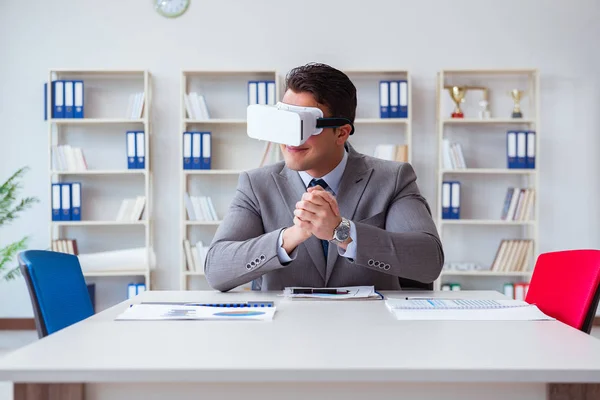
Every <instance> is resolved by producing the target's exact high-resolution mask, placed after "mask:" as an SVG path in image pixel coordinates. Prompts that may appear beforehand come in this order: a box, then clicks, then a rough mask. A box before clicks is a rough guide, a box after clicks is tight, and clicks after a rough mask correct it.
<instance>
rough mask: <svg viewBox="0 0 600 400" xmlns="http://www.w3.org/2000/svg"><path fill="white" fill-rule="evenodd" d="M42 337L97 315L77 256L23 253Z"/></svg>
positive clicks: (24, 270) (44, 252) (22, 269)
mask: <svg viewBox="0 0 600 400" xmlns="http://www.w3.org/2000/svg"><path fill="white" fill-rule="evenodd" d="M19 264H20V267H21V271H22V272H23V276H24V277H25V282H26V283H27V288H28V290H29V294H30V297H31V303H32V306H33V311H34V315H35V319H36V326H37V330H38V335H39V336H40V337H44V336H47V335H51V334H52V333H54V332H56V331H59V330H61V329H63V328H66V327H67V326H69V325H72V324H74V323H76V322H79V321H81V320H84V319H86V318H87V317H89V316H91V315H93V314H94V310H93V307H92V302H91V300H90V295H89V292H88V288H87V286H86V284H85V279H84V277H83V273H82V272H81V266H80V265H79V260H78V259H77V257H76V256H74V255H70V254H64V253H57V252H52V251H42V250H27V251H24V252H22V253H20V254H19Z"/></svg>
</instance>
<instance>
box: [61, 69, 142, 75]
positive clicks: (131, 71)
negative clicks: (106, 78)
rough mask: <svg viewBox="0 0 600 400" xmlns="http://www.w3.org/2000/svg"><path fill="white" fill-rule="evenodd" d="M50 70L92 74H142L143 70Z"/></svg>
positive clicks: (64, 72)
mask: <svg viewBox="0 0 600 400" xmlns="http://www.w3.org/2000/svg"><path fill="white" fill-rule="evenodd" d="M50 72H57V73H60V74H94V75H125V74H144V73H146V71H145V70H142V69H139V70H138V69H123V70H117V69H114V70H113V69H77V70H73V69H64V68H62V69H52V70H50Z"/></svg>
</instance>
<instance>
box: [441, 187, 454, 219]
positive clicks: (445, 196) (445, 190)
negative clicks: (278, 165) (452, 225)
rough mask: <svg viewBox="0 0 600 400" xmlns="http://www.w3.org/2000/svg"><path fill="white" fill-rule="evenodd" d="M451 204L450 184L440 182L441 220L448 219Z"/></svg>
mask: <svg viewBox="0 0 600 400" xmlns="http://www.w3.org/2000/svg"><path fill="white" fill-rule="evenodd" d="M451 202H452V182H447V181H444V182H442V219H450V204H451Z"/></svg>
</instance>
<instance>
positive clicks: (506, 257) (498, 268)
mask: <svg viewBox="0 0 600 400" xmlns="http://www.w3.org/2000/svg"><path fill="white" fill-rule="evenodd" d="M532 250H533V240H531V239H511V240H502V241H501V242H500V246H498V251H497V252H496V257H495V258H494V262H493V263H492V266H491V267H490V271H493V272H525V271H527V266H528V262H527V261H528V260H529V258H530V257H529V256H530V255H531V252H532Z"/></svg>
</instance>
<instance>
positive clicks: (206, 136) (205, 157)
mask: <svg viewBox="0 0 600 400" xmlns="http://www.w3.org/2000/svg"><path fill="white" fill-rule="evenodd" d="M201 148H202V157H201V160H200V169H210V166H211V162H210V161H211V159H212V137H211V133H210V132H202V146H201Z"/></svg>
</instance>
